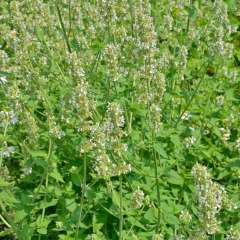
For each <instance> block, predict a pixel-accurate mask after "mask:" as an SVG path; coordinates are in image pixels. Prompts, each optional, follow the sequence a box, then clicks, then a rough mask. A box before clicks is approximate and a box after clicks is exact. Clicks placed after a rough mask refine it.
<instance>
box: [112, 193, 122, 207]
mask: <svg viewBox="0 0 240 240" xmlns="http://www.w3.org/2000/svg"><path fill="white" fill-rule="evenodd" d="M112 201H113V203H114V205H116V206H117V207H119V206H120V196H119V193H118V192H117V191H115V190H113V192H112Z"/></svg>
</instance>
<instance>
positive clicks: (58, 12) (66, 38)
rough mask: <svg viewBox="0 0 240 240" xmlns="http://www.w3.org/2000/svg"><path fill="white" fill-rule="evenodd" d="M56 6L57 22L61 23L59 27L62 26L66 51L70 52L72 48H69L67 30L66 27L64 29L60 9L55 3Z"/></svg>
mask: <svg viewBox="0 0 240 240" xmlns="http://www.w3.org/2000/svg"><path fill="white" fill-rule="evenodd" d="M56 8H57V14H58V19H59V22H60V25H61V28H62V32H63V37H64V40H65V42H66V45H67V49H68V52H69V53H72V49H71V46H70V43H69V40H68V36H67V32H66V29H65V26H64V23H63V19H62V15H61V11H60V9H59V7H58V5H57V4H56Z"/></svg>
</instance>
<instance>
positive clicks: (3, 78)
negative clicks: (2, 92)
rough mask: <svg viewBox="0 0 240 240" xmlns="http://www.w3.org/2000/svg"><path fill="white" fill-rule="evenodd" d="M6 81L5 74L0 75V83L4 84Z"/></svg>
mask: <svg viewBox="0 0 240 240" xmlns="http://www.w3.org/2000/svg"><path fill="white" fill-rule="evenodd" d="M7 82H8V80H7V77H6V76H1V77H0V84H6V83H7Z"/></svg>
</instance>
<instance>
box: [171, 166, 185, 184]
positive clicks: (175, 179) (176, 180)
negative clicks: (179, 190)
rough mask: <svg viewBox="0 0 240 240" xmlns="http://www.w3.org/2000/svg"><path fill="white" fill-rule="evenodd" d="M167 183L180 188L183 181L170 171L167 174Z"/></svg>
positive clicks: (174, 172)
mask: <svg viewBox="0 0 240 240" xmlns="http://www.w3.org/2000/svg"><path fill="white" fill-rule="evenodd" d="M167 181H168V182H169V183H171V184H174V185H179V186H182V185H183V183H184V179H183V178H182V177H181V176H180V175H179V174H178V173H177V172H176V171H174V170H170V171H169V173H167Z"/></svg>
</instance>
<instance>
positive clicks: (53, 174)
mask: <svg viewBox="0 0 240 240" xmlns="http://www.w3.org/2000/svg"><path fill="white" fill-rule="evenodd" d="M49 175H50V176H51V177H53V178H54V179H56V180H57V181H58V182H62V183H64V180H63V177H62V175H61V174H60V173H59V172H58V170H57V168H54V169H53V171H52V172H51V173H50V174H49Z"/></svg>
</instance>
